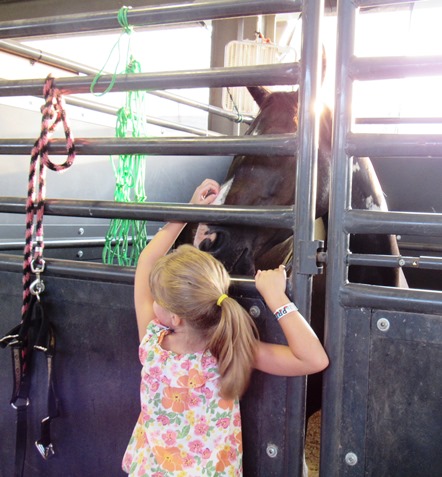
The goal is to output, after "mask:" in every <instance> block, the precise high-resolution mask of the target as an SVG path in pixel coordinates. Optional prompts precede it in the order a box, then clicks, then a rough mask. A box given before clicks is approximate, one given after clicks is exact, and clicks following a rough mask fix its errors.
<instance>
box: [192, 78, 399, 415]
mask: <svg viewBox="0 0 442 477" xmlns="http://www.w3.org/2000/svg"><path fill="white" fill-rule="evenodd" d="M248 90H249V92H250V93H251V95H252V97H253V98H254V100H255V101H256V103H257V104H258V106H259V108H260V110H259V113H258V115H257V116H256V118H255V119H254V121H253V122H252V124H251V125H250V127H249V128H248V130H247V131H246V133H245V134H246V135H261V134H284V133H295V132H296V131H297V129H298V104H299V96H298V92H297V91H294V92H270V91H269V90H267V89H266V88H264V87H260V86H256V87H248ZM319 124H320V126H319V127H320V129H319V144H318V168H317V170H318V174H317V176H318V177H317V191H316V211H315V216H316V218H317V219H318V218H322V219H323V221H324V224H325V230H326V229H327V223H328V220H327V217H328V209H329V193H330V187H331V160H332V112H331V110H330V109H329V108H328V107H325V108H324V110H323V112H322V114H321V117H320V122H319ZM296 165H297V157H296V155H295V154H293V155H289V156H283V157H274V158H272V157H269V156H264V155H263V156H259V155H237V156H235V157H234V158H233V160H232V163H231V166H230V168H229V169H228V172H227V175H226V178H225V180H224V183H223V186H222V189H223V190H224V193H223V196H222V197H221V198H220V200H219V203H220V204H222V203H224V204H225V205H249V206H260V205H265V206H269V205H292V204H293V201H294V197H295V187H296V184H295V177H296ZM351 206H352V208H354V209H365V210H388V208H387V203H386V200H385V196H384V194H383V191H382V187H381V184H380V182H379V179H378V177H377V175H376V172H375V170H374V167H373V165H372V163H371V161H370V159H369V158H367V157H358V158H353V177H352V195H351ZM291 236H292V232H291V231H287V230H282V229H268V228H266V229H263V228H257V227H238V226H227V225H216V224H199V225H198V228H197V230H196V233H195V238H194V242H193V243H194V245H195V246H196V247H198V248H200V249H201V250H205V251H207V252H209V253H211V254H213V255H214V256H215V257H216V258H218V259H219V260H220V261H221V262H222V263H223V264H224V265H225V266H226V268H227V270H228V272H229V273H231V274H234V275H248V276H253V275H254V273H255V271H256V270H257V269H267V268H275V267H277V266H278V265H279V264H281V263H283V264H286V265H287V264H290V263H291V259H292V255H293V250H292V247H293V244H292V239H291ZM350 249H351V251H352V252H354V253H378V254H387V255H388V254H391V255H396V254H398V253H399V250H398V245H397V241H396V237H395V236H392V235H382V234H368V235H365V234H364V235H352V236H351V237H350ZM348 279H349V281H351V282H355V283H367V284H372V285H384V286H404V284H405V280H404V277H403V274H402V270H400V271H399V270H398V269H397V268H383V267H362V266H352V267H350V270H349V275H348ZM324 314H325V273H324V274H322V275H317V276H315V277H314V280H313V299H312V308H311V324H312V327H313V329H314V330H315V332H316V333H317V335H318V337H319V338H320V339H321V340H322V339H323V331H324ZM320 407H321V376H320V375H314V376H310V377H309V379H308V391H307V406H306V417H307V420H308V418H309V417H310V416H311V415H312V414H314V413H315V412H316V411H317V410H319V409H320Z"/></svg>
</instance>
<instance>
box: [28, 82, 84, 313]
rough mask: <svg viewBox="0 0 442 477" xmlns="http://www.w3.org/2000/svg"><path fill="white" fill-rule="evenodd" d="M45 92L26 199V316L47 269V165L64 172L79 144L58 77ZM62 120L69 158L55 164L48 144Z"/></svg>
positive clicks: (44, 88)
mask: <svg viewBox="0 0 442 477" xmlns="http://www.w3.org/2000/svg"><path fill="white" fill-rule="evenodd" d="M43 94H44V97H45V104H44V106H42V122H41V133H40V137H39V138H38V139H37V140H36V141H35V144H34V147H33V148H32V151H31V161H30V166H29V182H28V197H27V200H26V233H25V248H24V260H23V307H22V316H24V315H25V313H26V311H27V309H28V307H29V302H30V299H31V294H32V293H33V292H37V293H39V290H38V288H40V291H43V290H42V288H43V284H42V283H43V282H41V280H40V274H41V273H42V272H43V271H44V266H45V263H44V260H43V248H44V242H43V215H44V201H45V194H46V167H48V168H49V169H51V170H52V171H55V172H62V171H64V170H66V169H68V168H69V167H70V166H72V164H73V162H74V159H75V145H74V141H73V138H72V134H71V130H70V129H69V126H68V123H67V120H66V113H65V108H64V106H65V104H64V99H63V97H62V95H61V94H60V91H59V90H58V89H57V88H55V86H54V79H53V78H52V76H51V75H49V76H48V77H47V78H46V81H45V84H44V87H43ZM60 121H61V122H62V123H63V128H64V134H65V137H66V150H67V153H68V157H67V159H66V161H65V162H64V163H63V164H54V163H53V162H52V161H51V160H50V159H49V156H48V147H49V146H48V145H49V139H50V136H51V134H52V133H53V132H54V130H55V127H56V126H57V124H58V123H59V122H60ZM37 179H38V180H37ZM34 218H35V219H36V224H35V241H36V246H35V247H33V235H34ZM32 273H36V274H37V282H34V283H33V284H31V276H32ZM32 285H33V287H32ZM43 289H44V288H43ZM34 294H36V293H34ZM37 296H38V295H37Z"/></svg>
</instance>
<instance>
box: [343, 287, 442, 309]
mask: <svg viewBox="0 0 442 477" xmlns="http://www.w3.org/2000/svg"><path fill="white" fill-rule="evenodd" d="M339 299H340V302H341V304H342V305H343V306H347V307H366V308H374V309H377V310H394V311H397V312H401V311H405V312H415V313H420V314H422V313H428V314H442V292H441V291H431V290H417V289H411V288H396V287H381V286H376V285H363V284H359V283H348V284H346V285H344V286H342V287H341V288H340V290H339Z"/></svg>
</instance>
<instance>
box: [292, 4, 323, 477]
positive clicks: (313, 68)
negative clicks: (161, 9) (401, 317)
mask: <svg viewBox="0 0 442 477" xmlns="http://www.w3.org/2000/svg"><path fill="white" fill-rule="evenodd" d="M323 12H324V1H323V0H317V1H315V2H312V1H311V0H304V1H303V6H302V18H303V25H302V41H301V45H302V51H301V57H302V63H301V74H300V81H299V83H300V84H299V86H300V87H299V91H300V98H299V122H298V148H297V150H296V151H297V157H298V160H297V167H296V169H294V170H293V171H292V174H293V176H294V177H293V178H292V179H288V180H293V179H295V180H296V191H295V197H294V204H295V206H294V214H293V216H292V226H293V233H294V253H293V260H292V262H293V263H292V267H293V272H294V273H293V274H292V279H291V282H292V283H291V285H292V286H293V290H294V291H295V302H296V304H297V306H298V307H299V309H300V310H301V312H302V313H303V315H304V316H305V317H306V319H307V320H308V321H310V317H311V301H312V281H313V277H312V275H311V274H309V273H307V272H306V270H305V267H304V263H303V260H302V258H303V257H305V255H306V254H305V251H304V250H303V249H302V247H303V245H304V244H306V243H310V242H311V241H312V240H313V237H314V223H315V215H316V187H315V186H316V175H317V162H318V137H319V115H318V114H316V108H315V104H317V100H318V96H319V90H320V83H321V64H322V61H321V59H322V53H321V48H322V45H321V44H320V26H321V19H322V15H323ZM294 151H295V149H294ZM295 257H297V259H296V260H295ZM306 384H307V381H306V379H305V378H297V379H296V380H291V381H290V383H289V386H290V387H289V389H288V396H289V398H290V400H289V401H288V402H287V420H288V423H295V425H296V426H297V429H296V430H295V429H294V430H292V431H291V433H290V437H289V438H288V442H289V445H290V447H289V450H288V451H287V452H286V454H287V455H286V457H285V460H286V464H285V465H286V466H285V468H286V469H287V470H290V473H291V474H290V475H293V476H294V477H295V476H300V477H301V476H302V475H304V473H303V465H302V464H303V460H302V458H300V456H302V455H303V452H304V446H305V442H304V433H303V428H304V424H305V395H306V394H305V393H306Z"/></svg>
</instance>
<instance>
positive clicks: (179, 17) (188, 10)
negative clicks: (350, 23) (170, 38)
mask: <svg viewBox="0 0 442 477" xmlns="http://www.w3.org/2000/svg"><path fill="white" fill-rule="evenodd" d="M301 7H302V1H301V0H272V1H269V0H241V1H238V0H222V1H216V0H211V1H208V0H196V1H187V2H185V3H181V4H174V5H169V4H167V5H154V6H148V7H142V8H141V7H136V8H132V9H130V10H129V11H128V12H127V21H128V24H129V25H132V26H135V27H136V26H145V27H148V26H155V25H162V24H172V23H187V22H195V21H202V20H216V19H221V18H230V17H245V16H250V15H266V14H272V13H290V12H299V11H300V10H301ZM117 16H118V10H112V11H106V12H88V13H81V14H75V15H62V16H53V17H45V18H33V19H29V20H16V21H10V22H0V38H20V37H31V36H41V35H59V34H63V33H77V34H78V33H81V32H91V31H100V30H114V29H121V25H120V24H119V22H118V19H117Z"/></svg>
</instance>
